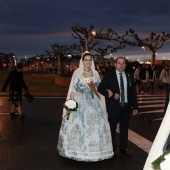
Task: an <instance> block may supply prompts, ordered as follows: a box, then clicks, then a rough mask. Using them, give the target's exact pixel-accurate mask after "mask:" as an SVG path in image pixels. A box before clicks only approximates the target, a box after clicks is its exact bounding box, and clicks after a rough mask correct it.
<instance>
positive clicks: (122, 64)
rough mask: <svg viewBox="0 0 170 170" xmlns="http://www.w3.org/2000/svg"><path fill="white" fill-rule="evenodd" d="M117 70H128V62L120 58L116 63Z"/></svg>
mask: <svg viewBox="0 0 170 170" xmlns="http://www.w3.org/2000/svg"><path fill="white" fill-rule="evenodd" d="M115 67H116V70H118V71H119V72H123V71H124V70H125V68H126V62H125V59H123V58H118V60H117V63H115Z"/></svg>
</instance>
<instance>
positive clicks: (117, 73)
mask: <svg viewBox="0 0 170 170" xmlns="http://www.w3.org/2000/svg"><path fill="white" fill-rule="evenodd" d="M119 73H122V77H123V83H124V95H125V103H127V102H128V99H127V78H126V74H125V72H119V71H118V70H116V75H117V80H118V83H119V89H120V74H119ZM120 101H121V95H120Z"/></svg>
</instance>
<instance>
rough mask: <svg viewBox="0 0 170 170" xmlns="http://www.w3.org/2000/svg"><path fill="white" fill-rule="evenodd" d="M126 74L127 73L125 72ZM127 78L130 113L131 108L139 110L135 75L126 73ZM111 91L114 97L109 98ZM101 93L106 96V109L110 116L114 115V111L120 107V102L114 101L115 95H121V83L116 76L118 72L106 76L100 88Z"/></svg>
mask: <svg viewBox="0 0 170 170" xmlns="http://www.w3.org/2000/svg"><path fill="white" fill-rule="evenodd" d="M125 73H126V72H125ZM126 78H127V98H128V111H129V112H131V107H132V109H133V110H138V103H137V95H136V87H135V83H134V78H133V74H129V73H126ZM106 89H109V90H111V91H112V92H113V95H112V96H111V97H110V98H109V97H108V92H107V90H106ZM98 91H99V93H101V94H102V95H104V96H105V99H106V107H107V112H108V114H112V113H113V112H114V109H116V107H117V106H118V105H119V100H115V99H114V95H115V93H119V94H120V89H119V83H118V80H117V76H116V71H114V72H111V73H108V74H106V75H105V76H104V78H103V79H102V81H101V83H100V84H99V87H98Z"/></svg>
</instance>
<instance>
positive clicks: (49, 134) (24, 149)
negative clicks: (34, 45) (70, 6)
mask: <svg viewBox="0 0 170 170" xmlns="http://www.w3.org/2000/svg"><path fill="white" fill-rule="evenodd" d="M64 101H65V98H64V97H61V98H55V97H54V98H52V97H49V98H41V97H40V98H35V100H34V101H33V102H32V103H29V102H28V101H27V100H26V99H25V98H24V99H23V106H22V110H23V113H24V114H25V115H26V117H25V118H24V120H20V118H11V117H10V115H9V112H10V107H9V106H10V105H9V102H8V98H7V97H1V98H0V170H114V169H115V170H142V169H143V167H144V164H145V161H146V158H147V155H148V153H147V152H145V151H144V150H143V149H141V148H140V147H138V146H137V145H135V144H134V143H132V142H130V141H129V143H128V146H129V147H128V148H129V150H130V151H131V152H132V153H133V157H132V158H129V157H126V156H124V155H121V154H119V152H118V151H117V154H116V156H115V157H114V158H112V159H108V160H104V161H101V162H93V163H88V162H77V161H74V160H69V159H65V158H62V157H60V156H59V154H58V151H57V150H56V146H57V140H58V134H59V129H60V125H61V115H62V106H63V103H64ZM148 115H149V114H148ZM148 115H145V116H142V115H138V116H135V117H132V118H131V121H130V129H131V130H133V131H134V132H136V133H138V134H140V135H142V136H144V137H145V138H147V139H148V140H150V141H151V142H153V140H154V137H155V135H156V133H157V130H158V128H159V126H160V123H161V121H148V119H147V116H148ZM161 116H163V115H162V113H161ZM149 118H150V117H149ZM151 118H153V117H151ZM151 118H150V119H151ZM153 119H154V118H153ZM118 137H119V134H117V138H116V139H117V140H118Z"/></svg>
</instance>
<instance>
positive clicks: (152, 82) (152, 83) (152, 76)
mask: <svg viewBox="0 0 170 170" xmlns="http://www.w3.org/2000/svg"><path fill="white" fill-rule="evenodd" d="M148 73H149V83H150V86H151V93H152V94H154V86H155V81H156V72H155V65H154V64H153V65H152V67H151V68H149V69H148Z"/></svg>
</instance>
